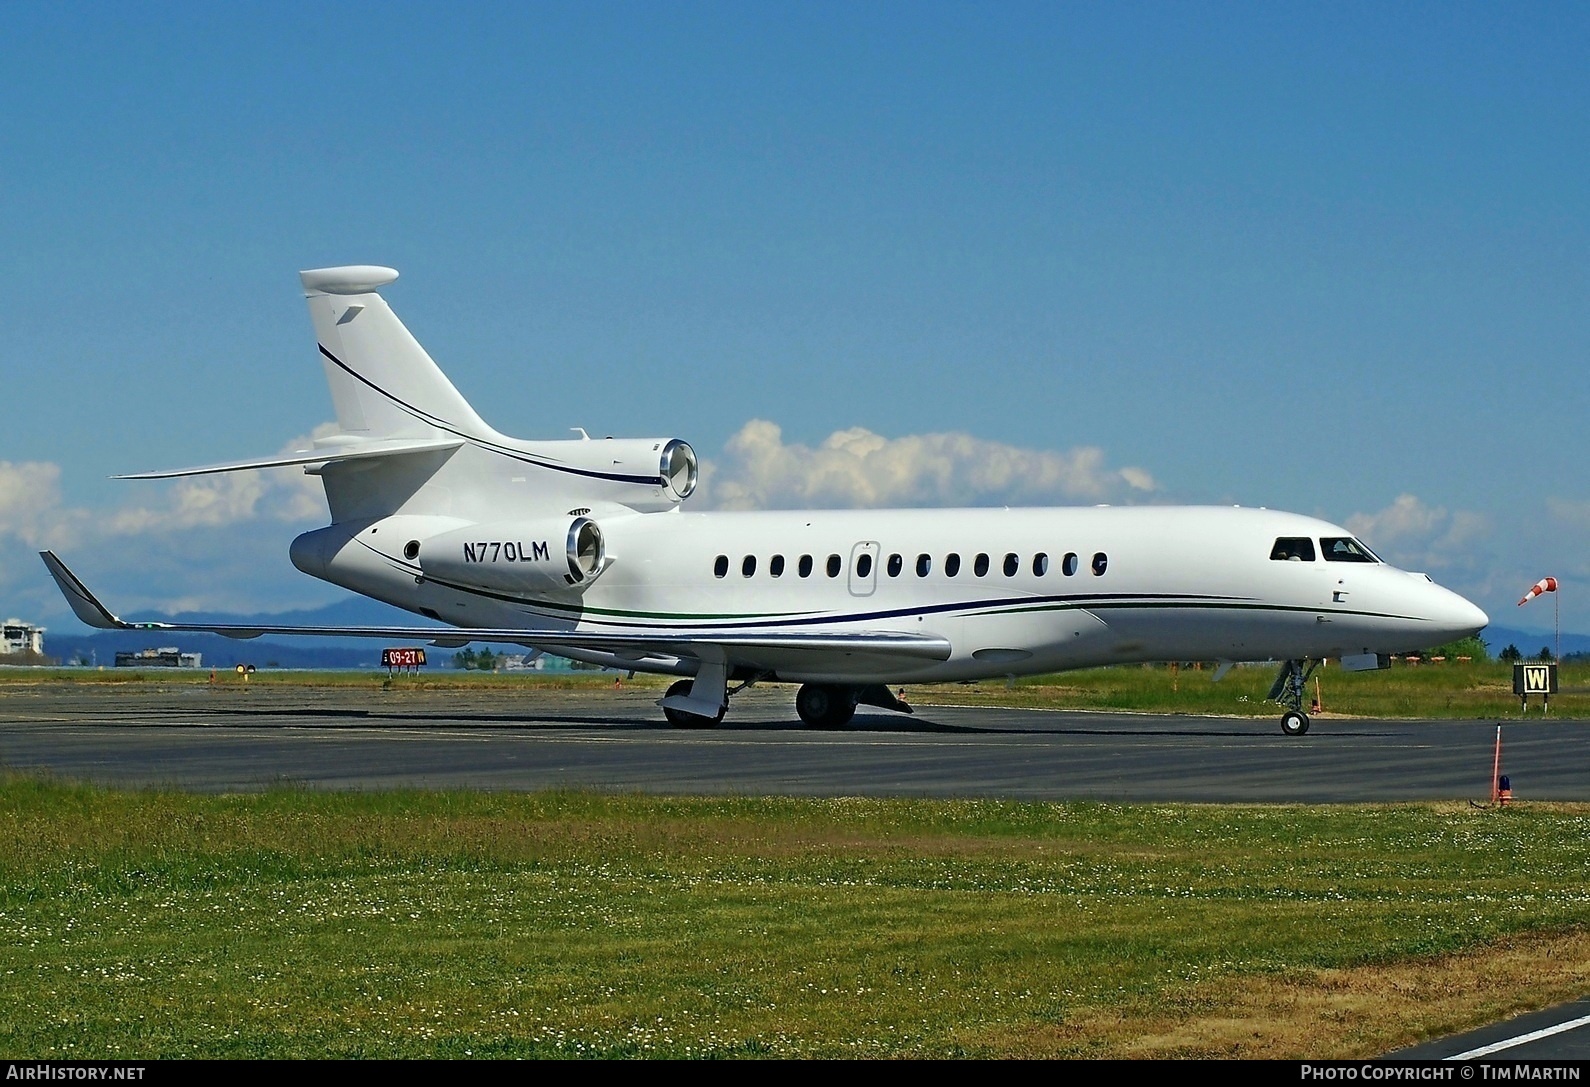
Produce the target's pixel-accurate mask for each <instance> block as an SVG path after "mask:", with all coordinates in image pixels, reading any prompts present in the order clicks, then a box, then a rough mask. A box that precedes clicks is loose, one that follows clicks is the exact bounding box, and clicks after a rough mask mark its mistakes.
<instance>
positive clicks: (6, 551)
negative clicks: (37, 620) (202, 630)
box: [0, 424, 336, 615]
mask: <svg viewBox="0 0 1590 1087" xmlns="http://www.w3.org/2000/svg"><path fill="white" fill-rule="evenodd" d="M335 429H336V427H335V426H334V425H333V424H325V425H323V426H320V427H317V428H316V429H315V431H314V433H313V435H311V436H310V437H319V436H321V435H323V434H325V433H327V432H329V431H334V430H335ZM310 437H303V438H298V439H295V440H294V441H292V442H289V443H287V444H285V445H284V446H283V447H282V450H283V452H286V451H290V450H293V449H302V448H304V447H305V446H306V445H307V444H308V442H309V441H310ZM126 487H127V489H128V493H129V496H130V497H132V498H134V499H141V501H135V502H132V503H129V504H128V505H124V506H120V507H118V508H114V509H110V510H94V509H89V508H85V507H80V506H69V505H67V504H66V502H65V500H64V496H63V493H62V490H61V470H60V467H59V466H58V465H55V464H51V463H48V462H24V463H11V462H6V461H0V587H4V588H5V589H6V594H7V596H8V597H10V598H12V599H14V600H18V601H21V602H24V603H26V604H27V605H29V606H31V607H32V608H35V609H39V610H40V611H42V613H43V614H46V615H49V614H58V613H59V612H61V611H63V610H64V605H63V604H62V602H61V601H60V600H59V598H58V595H57V594H55V593H54V592H53V586H52V585H51V584H50V582H49V580H48V578H47V577H45V576H44V568H43V566H42V565H41V564H40V563H39V561H38V559H37V558H36V557H35V556H33V555H31V554H30V552H32V551H37V550H39V549H41V548H52V549H55V550H58V551H60V552H62V554H63V556H64V557H66V558H67V559H68V561H71V562H75V563H77V564H78V565H81V566H84V567H85V570H87V569H92V570H94V571H95V574H96V578H95V580H98V578H100V577H103V578H105V584H106V591H107V592H108V593H110V594H111V595H112V597H113V601H114V604H115V606H117V607H119V608H123V609H124V610H127V611H133V610H137V609H142V608H154V609H156V610H160V611H168V612H175V611H181V610H188V609H194V608H197V609H217V608H228V609H239V610H262V609H269V608H271V607H273V606H280V607H284V608H285V607H294V606H300V605H302V604H305V603H309V602H312V601H313V600H315V599H317V598H318V599H320V600H322V601H323V599H324V597H325V596H326V593H325V592H324V591H322V590H321V589H319V588H314V585H315V583H312V582H309V581H308V580H307V579H304V578H302V577H301V576H300V575H297V574H296V573H294V572H292V571H291V567H290V566H289V565H288V563H287V558H286V553H287V542H288V540H290V539H291V537H292V535H293V534H294V529H295V528H299V527H300V526H301V528H308V527H311V526H312V525H315V524H318V523H324V521H325V517H326V505H325V498H324V497H323V494H322V491H321V486H320V481H319V480H318V479H317V478H315V477H313V476H306V475H305V474H304V473H303V471H302V470H301V469H299V468H296V467H293V468H278V469H270V470H266V471H256V472H228V473H223V474H218V475H210V476H193V477H187V478H183V479H178V480H172V481H169V482H128V483H127V484H126ZM260 522H271V523H275V524H277V525H281V526H282V527H283V531H281V532H277V531H275V530H271V531H267V532H261V531H259V530H258V528H257V526H258V525H259V524H260ZM267 570H270V571H271V573H270V574H266V571H267ZM289 578H291V579H296V581H297V582H301V583H302V585H301V586H299V587H296V588H295V587H293V586H292V584H291V582H290V581H289V580H288V579H289ZM306 589H307V590H308V591H307V592H306V591H305V590H306ZM21 606H22V605H21V604H18V605H14V606H13V608H12V610H16V609H17V608H19V607H21ZM0 610H5V609H0ZM7 614H10V611H9V610H8V611H7Z"/></svg>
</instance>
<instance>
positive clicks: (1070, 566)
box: [1060, 551, 1077, 577]
mask: <svg viewBox="0 0 1590 1087" xmlns="http://www.w3.org/2000/svg"><path fill="white" fill-rule="evenodd" d="M1060 570H1061V572H1062V573H1064V574H1065V576H1066V577H1070V576H1071V575H1073V574H1075V573H1076V572H1077V553H1076V552H1075V551H1068V552H1066V557H1065V558H1063V559H1061V560H1060Z"/></svg>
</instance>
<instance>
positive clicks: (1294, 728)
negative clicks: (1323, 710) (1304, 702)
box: [1281, 710, 1308, 736]
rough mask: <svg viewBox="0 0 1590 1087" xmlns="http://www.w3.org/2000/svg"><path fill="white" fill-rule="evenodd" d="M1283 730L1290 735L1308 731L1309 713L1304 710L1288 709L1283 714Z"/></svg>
mask: <svg viewBox="0 0 1590 1087" xmlns="http://www.w3.org/2000/svg"><path fill="white" fill-rule="evenodd" d="M1281 731H1282V732H1284V733H1286V734H1287V735H1288V736H1301V735H1303V733H1305V732H1307V731H1308V714H1306V713H1304V712H1303V711H1302V710H1287V711H1286V712H1285V713H1283V714H1281Z"/></svg>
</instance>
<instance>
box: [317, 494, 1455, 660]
mask: <svg viewBox="0 0 1590 1087" xmlns="http://www.w3.org/2000/svg"><path fill="white" fill-rule="evenodd" d="M543 509H544V507H543ZM471 512H475V511H471ZM497 516H498V518H499V519H501V518H502V517H503V516H504V515H503V514H502V513H501V512H499V513H498V514H497ZM508 516H512V515H511V514H509V515H508ZM530 516H531V515H529V514H526V518H527V520H528V519H529V518H530ZM592 516H593V518H594V519H595V520H597V522H598V523H599V524H600V526H601V528H602V530H603V532H604V534H605V536H606V540H607V553H608V556H609V560H610V562H609V566H608V568H607V569H606V570H605V571H604V572H603V573H602V575H601V576H600V577H598V578H597V580H596V581H595V582H594V583H593V584H591V585H590V586H589V587H588V588H587V589H586V590H585V591H584V593H583V594H579V593H576V592H573V591H570V592H567V593H554V594H550V595H541V596H533V595H531V594H528V593H526V594H523V595H522V596H521V597H520V598H518V599H514V598H513V597H514V596H515V594H512V593H503V592H501V591H498V590H491V591H485V590H482V589H480V588H479V587H473V586H460V587H452V586H448V585H442V584H437V583H436V582H434V581H433V580H430V579H425V578H423V577H417V576H416V574H417V568H416V566H415V564H414V563H412V562H409V561H406V560H404V559H403V558H402V555H401V549H402V547H403V545H404V543H405V542H406V541H407V540H409V539H424V538H425V537H426V536H428V535H430V534H432V533H433V532H436V531H443V530H445V529H446V528H448V527H453V526H455V525H456V524H458V523H459V522H458V521H456V520H453V519H451V518H436V517H434V516H428V517H405V516H402V515H400V516H397V517H392V518H385V519H382V520H379V521H376V522H373V523H368V524H357V525H347V526H340V527H342V528H343V529H345V530H346V531H347V532H348V533H349V535H350V536H351V535H353V534H354V532H355V531H356V530H357V532H358V536H357V538H356V539H352V540H350V541H349V542H348V543H347V544H346V545H344V546H341V547H340V548H337V549H335V552H334V553H333V554H329V555H327V556H326V558H327V561H326V562H325V563H324V566H323V568H322V569H311V568H309V567H305V569H306V571H307V572H310V573H314V574H315V575H316V576H321V577H324V578H325V579H326V580H329V581H332V582H334V583H337V584H340V585H344V586H346V587H348V588H350V589H353V590H355V591H357V592H360V593H365V594H367V595H370V596H373V597H376V598H378V599H381V600H385V601H387V602H389V603H392V604H395V605H397V606H399V607H403V608H407V609H409V610H412V611H416V612H423V613H426V614H432V615H435V616H439V617H440V618H442V619H444V620H446V621H448V622H450V623H454V624H456V625H459V626H470V627H523V628H524V629H525V634H526V637H525V641H526V643H527V644H533V643H534V634H535V631H536V630H538V629H539V630H542V631H569V630H579V631H595V632H629V631H636V632H638V631H659V630H671V631H677V630H680V629H692V628H694V629H701V630H715V631H723V630H760V631H781V630H789V631H859V630H871V631H896V632H909V633H921V634H929V635H934V636H938V637H943V638H946V639H948V640H949V642H950V643H951V645H952V646H953V653H952V655H951V656H950V658H949V659H948V660H946V661H944V662H942V663H936V664H924V663H921V662H916V663H890V664H880V662H876V661H866V660H857V659H850V658H846V657H839V656H836V657H834V658H833V659H829V660H823V661H814V660H813V659H812V658H811V657H810V656H807V657H803V658H801V663H800V666H799V667H800V668H801V670H800V671H794V670H791V671H788V672H786V671H785V670H783V669H780V671H779V674H778V678H780V679H787V680H793V681H800V682H824V681H828V682H841V681H844V682H863V681H864V682H885V683H889V682H897V681H908V680H909V681H913V682H926V681H936V680H963V679H979V678H987V677H991V676H1003V675H1011V674H1034V673H1041V672H1051V671H1057V670H1063V669H1068V668H1079V667H1088V666H1092V665H1099V664H1113V663H1127V662H1137V661H1159V660H1253V659H1288V658H1308V657H1339V656H1342V655H1344V654H1354V653H1392V652H1399V651H1405V650H1411V649H1421V648H1426V647H1429V646H1432V645H1437V644H1440V643H1442V642H1446V641H1450V640H1452V639H1455V638H1459V637H1464V636H1466V635H1468V634H1472V633H1474V632H1476V631H1477V630H1478V629H1479V628H1480V627H1482V626H1483V625H1484V623H1485V616H1484V614H1483V613H1482V612H1480V611H1479V609H1477V608H1475V607H1474V606H1473V605H1471V604H1469V603H1468V602H1467V601H1466V600H1464V599H1463V598H1462V597H1460V596H1457V595H1456V594H1454V593H1452V592H1450V591H1448V590H1446V589H1443V588H1441V587H1440V586H1438V585H1435V584H1434V583H1432V582H1431V581H1430V580H1429V579H1428V578H1425V577H1424V576H1423V575H1414V574H1409V573H1407V572H1406V571H1402V570H1399V569H1396V568H1394V567H1391V566H1388V565H1385V564H1383V563H1342V562H1326V561H1324V560H1323V559H1316V560H1315V561H1313V562H1297V561H1277V560H1272V559H1271V558H1270V557H1269V556H1270V552H1271V548H1272V546H1273V544H1274V542H1275V540H1276V538H1277V537H1282V536H1292V537H1295V536H1306V537H1309V538H1311V539H1313V540H1315V541H1316V542H1317V541H1318V540H1319V539H1320V538H1321V537H1333V536H1350V535H1352V534H1351V533H1350V532H1348V531H1347V530H1345V529H1343V528H1340V527H1339V526H1336V525H1332V524H1329V523H1328V522H1325V521H1321V520H1317V519H1315V518H1310V517H1303V516H1299V515H1296V514H1289V513H1283V512H1278V511H1270V510H1256V509H1239V508H1227V507H1162V506H1144V507H1120V508H1104V507H1094V508H1046V509H921V510H817V511H809V510H808V511H765V512H708V513H684V512H677V511H674V512H665V513H634V512H632V511H630V510H627V509H623V508H622V507H607V508H604V509H598V510H596V511H595V512H593V514H592ZM335 527H338V526H334V528H335ZM372 528H374V529H376V530H377V531H375V532H373V533H372V532H371V531H370V530H371V529H372ZM324 531H331V530H324ZM860 545H867V546H864V547H862V546H860ZM871 545H876V546H871ZM858 548H859V550H860V551H865V552H866V553H868V554H870V555H873V556H874V558H873V563H872V565H873V569H872V571H871V573H870V576H868V577H866V578H859V577H858V576H857V570H856V567H855V566H854V562H855V560H856V557H857V555H858ZM1040 553H1041V554H1044V555H1046V556H1047V558H1048V569H1047V572H1046V573H1044V574H1042V575H1039V574H1037V573H1035V572H1034V568H1033V558H1034V556H1035V555H1037V554H1040ZM1068 553H1074V554H1075V555H1077V570H1076V573H1074V574H1072V575H1069V576H1068V575H1066V574H1065V573H1064V570H1063V562H1064V558H1065V556H1066V555H1067V554H1068ZM895 554H898V555H900V556H901V566H902V568H901V571H900V573H899V574H898V575H895V576H891V575H890V573H889V570H888V566H889V560H890V556H891V555H895ZM921 554H927V555H928V556H929V557H930V560H931V570H930V573H929V574H928V575H927V576H926V577H919V576H918V575H917V572H916V565H917V557H918V556H919V555H921ZM950 554H957V555H959V557H960V560H961V566H960V570H959V572H958V574H957V575H956V576H953V577H952V576H949V575H948V573H947V570H946V559H947V557H948V556H949V555H950ZM979 554H986V555H987V556H988V559H989V568H988V572H987V573H986V574H985V575H983V576H978V575H977V574H976V573H975V569H974V566H975V563H976V559H977V556H978V555H979ZM1007 554H1014V555H1015V556H1016V557H1017V572H1016V573H1015V574H1014V575H1012V576H1006V575H1005V573H1004V561H1005V556H1006V555H1007ZM1095 554H1103V555H1105V556H1106V557H1107V565H1106V567H1105V570H1104V572H1103V574H1095V573H1093V571H1092V564H1093V558H1094V556H1095ZM720 555H721V556H724V557H725V558H726V559H727V567H728V569H727V573H726V575H725V576H723V577H718V576H716V574H715V571H714V564H715V562H716V560H717V557H718V556H720ZM805 555H809V556H811V558H812V571H811V573H810V575H809V576H806V577H801V576H800V573H799V566H800V562H801V557H802V556H805ZM747 556H751V557H754V559H755V560H756V561H755V572H754V573H753V574H752V575H750V576H745V575H744V574H743V573H742V563H743V562H744V560H745V558H746V557H747ZM774 556H783V559H784V563H785V567H784V572H783V574H782V576H780V577H774V576H772V574H771V566H772V560H773V558H774ZM830 556H838V557H839V563H840V569H839V572H838V574H837V576H833V577H830V576H829V575H828V562H829V558H830ZM294 561H295V562H297V561H299V560H298V555H297V551H296V549H295V558H294ZM589 658H590V659H593V660H599V661H602V662H604V663H617V664H620V665H621V666H623V667H633V668H635V669H636V670H639V671H648V670H651V671H664V672H686V673H688V672H691V671H693V670H694V664H693V663H692V662H683V663H681V662H677V661H674V660H673V659H672V658H668V659H629V658H624V659H620V658H616V657H613V656H611V655H609V654H604V653H592V654H589ZM793 667H794V664H793V662H792V668H793Z"/></svg>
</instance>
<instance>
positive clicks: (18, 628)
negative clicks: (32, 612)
mask: <svg viewBox="0 0 1590 1087" xmlns="http://www.w3.org/2000/svg"><path fill="white" fill-rule="evenodd" d="M29 653H36V654H38V655H40V656H43V655H44V628H43V627H36V626H34V625H33V624H32V623H24V622H23V621H22V620H21V619H7V620H6V621H5V626H4V627H0V656H7V657H9V656H12V655H16V656H24V655H26V654H29Z"/></svg>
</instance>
